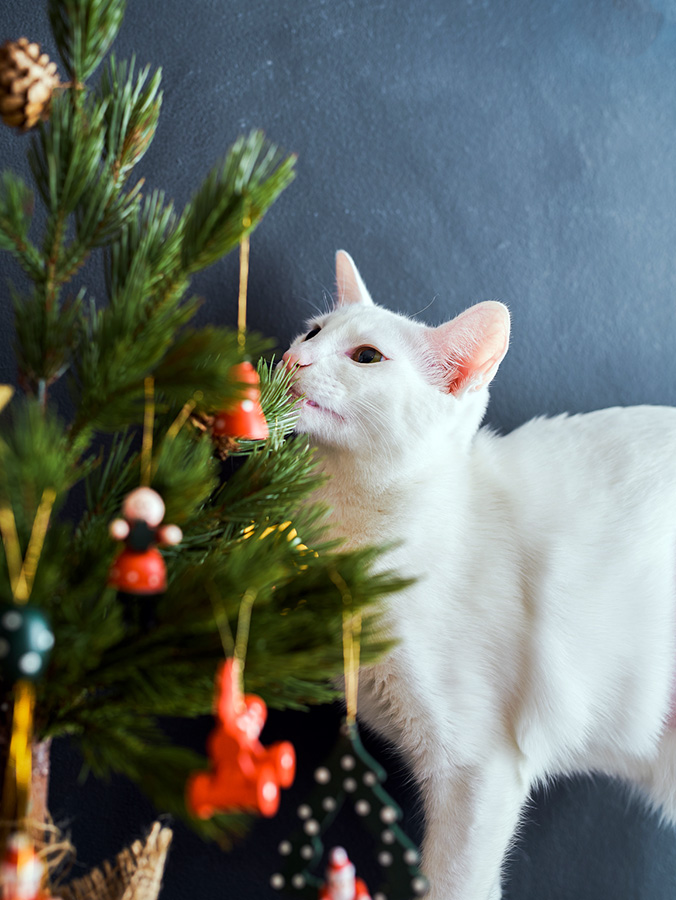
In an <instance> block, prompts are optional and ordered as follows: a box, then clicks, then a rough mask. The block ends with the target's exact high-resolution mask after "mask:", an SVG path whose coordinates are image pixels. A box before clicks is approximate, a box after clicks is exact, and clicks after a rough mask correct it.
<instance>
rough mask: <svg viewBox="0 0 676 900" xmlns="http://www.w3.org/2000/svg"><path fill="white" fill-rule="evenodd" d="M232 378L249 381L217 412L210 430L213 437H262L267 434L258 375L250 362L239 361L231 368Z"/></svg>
mask: <svg viewBox="0 0 676 900" xmlns="http://www.w3.org/2000/svg"><path fill="white" fill-rule="evenodd" d="M232 372H233V376H234V378H235V379H236V380H237V381H239V382H242V383H243V384H246V385H248V387H246V388H244V391H243V396H242V397H241V398H239V399H238V400H236V401H235V403H234V404H233V405H232V406H229V407H228V408H227V409H224V410H221V412H218V413H216V416H215V418H214V424H213V426H212V433H213V435H214V436H215V437H232V438H244V439H246V440H252V441H263V440H265V438H267V437H268V436H269V434H270V431H269V429H268V423H267V422H266V421H265V416H264V415H263V409H262V407H261V399H260V396H261V395H260V390H259V387H258V386H259V384H260V378H259V377H258V372H256V370H255V369H254V367H253V366H252V365H251V363H250V362H246V361H245V362H241V363H238V365H236V366H235V367H234V368H233V370H232Z"/></svg>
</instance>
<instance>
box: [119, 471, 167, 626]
mask: <svg viewBox="0 0 676 900" xmlns="http://www.w3.org/2000/svg"><path fill="white" fill-rule="evenodd" d="M164 512H165V507H164V501H163V500H162V498H161V497H160V495H159V494H158V493H157V491H154V490H152V488H149V487H140V488H136V490H134V491H131V493H129V494H127V496H126V497H125V498H124V502H123V504H122V516H123V518H121V519H115V520H114V521H113V522H111V524H110V529H109V531H110V536H111V537H112V538H114V539H115V540H117V541H124V542H125V547H124V549H123V550H122V551H121V553H120V554H119V555H118V556H117V558H116V559H115V561H114V562H113V565H112V567H111V570H110V575H109V577H108V584H109V585H111V587H115V588H117V590H118V596H119V597H120V599H122V600H123V602H124V604H125V612H126V614H129V613H130V612H131V609H130V604H129V599H130V598H138V597H139V596H144V597H147V598H152V597H155V596H157V595H158V594H161V593H162V592H163V591H165V590H166V587H167V569H166V565H165V563H164V559H163V558H162V554H161V553H160V552H159V550H158V549H157V546H156V545H157V544H160V545H171V544H178V543H179V542H180V540H181V538H182V537H183V533H182V531H181V529H180V528H179V527H178V526H177V525H161V524H160V523H161V522H162V519H163V518H164ZM146 612H148V611H147V610H146ZM146 618H147V616H146Z"/></svg>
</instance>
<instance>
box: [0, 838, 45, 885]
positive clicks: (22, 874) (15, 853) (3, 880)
mask: <svg viewBox="0 0 676 900" xmlns="http://www.w3.org/2000/svg"><path fill="white" fill-rule="evenodd" d="M44 877H45V866H44V864H43V863H42V862H41V860H40V859H39V858H38V855H37V853H36V852H35V847H34V846H33V842H32V841H31V839H30V838H29V836H28V835H27V834H25V833H24V832H23V831H15V832H14V833H13V834H11V835H10V836H9V838H8V839H7V846H6V848H5V854H4V856H3V858H2V862H1V863H0V885H1V886H2V887H1V891H2V893H1V894H0V896H2V900H48V897H49V894H47V893H45V892H44V891H43V890H42V887H41V886H42V882H43V879H44Z"/></svg>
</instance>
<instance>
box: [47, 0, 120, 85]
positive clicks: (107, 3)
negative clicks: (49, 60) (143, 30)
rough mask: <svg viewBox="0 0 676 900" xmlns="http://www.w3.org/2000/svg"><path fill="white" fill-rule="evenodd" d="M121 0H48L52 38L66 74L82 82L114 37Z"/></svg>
mask: <svg viewBox="0 0 676 900" xmlns="http://www.w3.org/2000/svg"><path fill="white" fill-rule="evenodd" d="M125 6H126V2H125V0H48V3H47V11H48V14H49V22H50V25H51V27H52V32H53V34H54V40H55V41H56V46H57V48H58V50H59V54H60V56H61V59H62V60H63V64H64V66H65V68H66V71H67V73H68V77H69V78H70V79H71V80H72V81H73V82H75V84H76V85H77V86H80V85H82V84H83V83H84V82H85V81H86V80H87V79H88V78H89V77H90V75H92V73H93V72H94V71H95V70H96V69H97V68H98V66H99V64H100V63H101V61H102V59H103V58H104V56H105V55H106V53H107V52H108V50H109V48H110V46H111V44H112V43H113V41H114V40H115V38H116V37H117V33H118V31H119V30H120V25H121V24H122V19H123V17H124V11H125Z"/></svg>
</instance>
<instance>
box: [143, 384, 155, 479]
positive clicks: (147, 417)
mask: <svg viewBox="0 0 676 900" xmlns="http://www.w3.org/2000/svg"><path fill="white" fill-rule="evenodd" d="M143 384H144V392H145V407H144V410H143V441H142V443H141V485H142V486H143V487H150V477H151V475H152V467H153V425H154V422H155V379H154V378H153V377H152V376H148V378H146V379H145V381H144V383H143Z"/></svg>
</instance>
